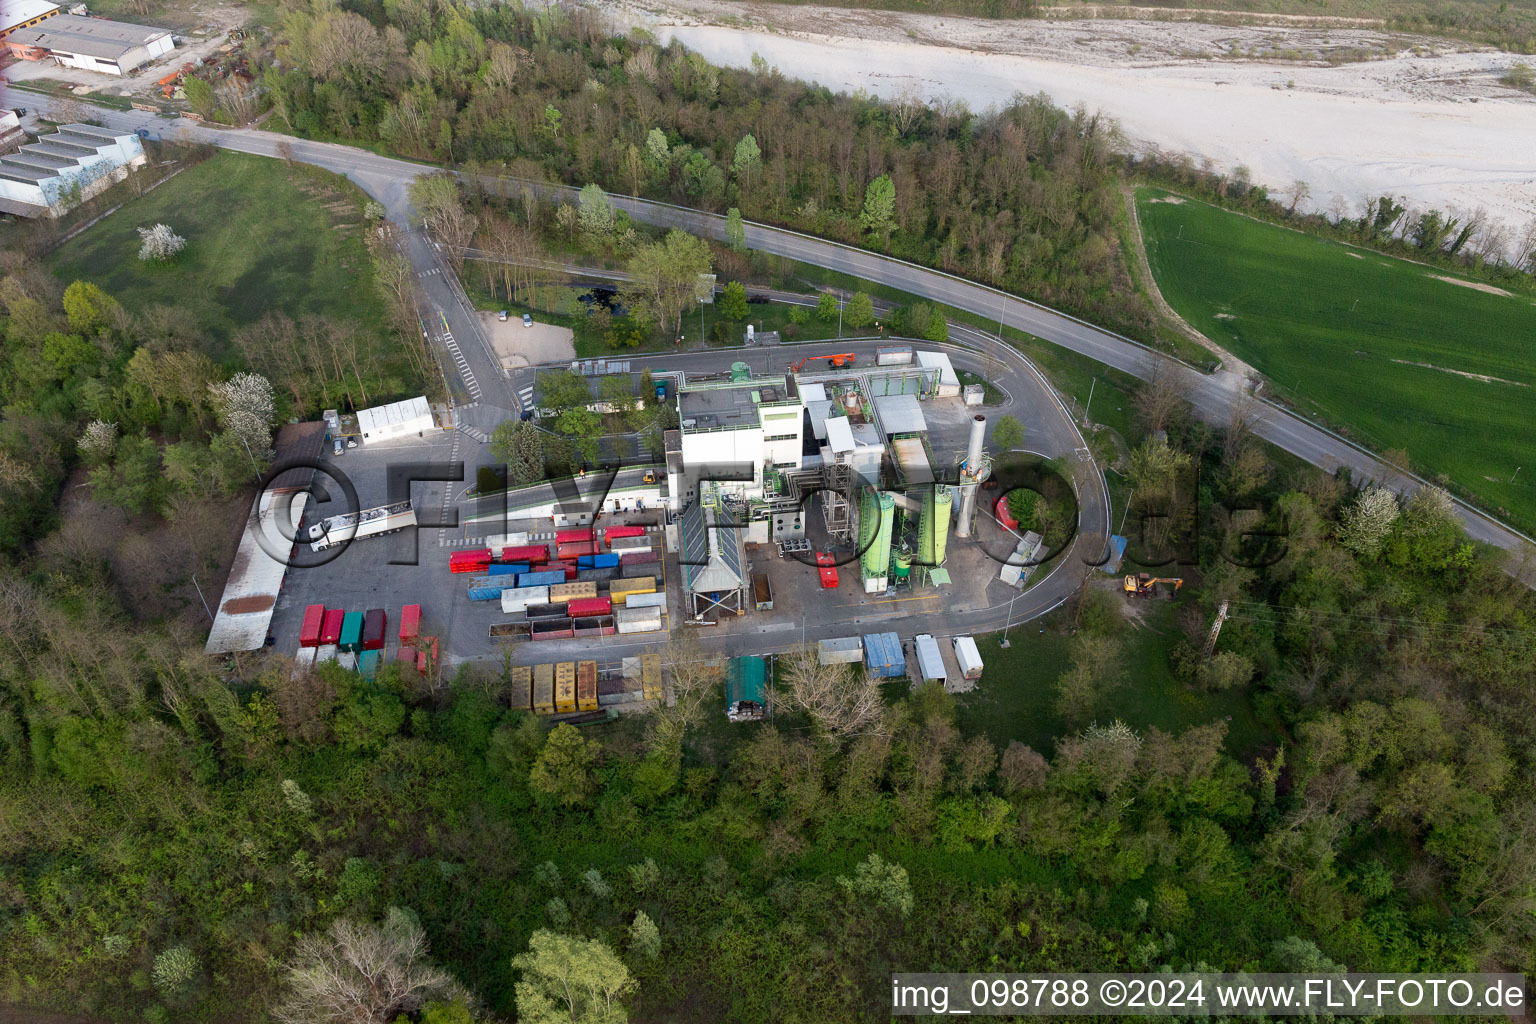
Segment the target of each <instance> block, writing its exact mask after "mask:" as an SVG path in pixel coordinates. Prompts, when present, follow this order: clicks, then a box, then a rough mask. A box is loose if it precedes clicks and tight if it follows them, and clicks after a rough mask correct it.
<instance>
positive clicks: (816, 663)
mask: <svg viewBox="0 0 1536 1024" xmlns="http://www.w3.org/2000/svg"><path fill="white" fill-rule="evenodd" d="M784 664H785V666H786V671H785V679H786V682H787V683H788V690H787V692H786V693H785V695H784V702H785V703H786V704H788V705H789V706H790V707H791V708H795V709H798V710H801V711H804V712H806V713H807V714H808V715H810V716H811V722H812V724H813V725H814V726H815V727H816V730H817V731H818V732H819V733H820V734H821V735H822V736H823V737H825V738H826V739H828V740H831V741H832V742H834V743H842V742H843V741H845V740H849V739H852V738H853V737H855V736H858V735H861V734H863V733H867V732H871V731H874V730H876V729H878V728H879V727H880V725H881V723H882V722H883V721H884V719H885V701H884V699H883V698H882V697H881V695H880V681H879V680H878V679H875V678H873V677H871V676H869V675H868V674H867V673H865V672H863V671H862V670H857V671H855V670H850V669H849V667H848V666H847V665H823V664H821V659H820V658H819V657H818V656H817V652H816V649H815V648H813V647H801V648H797V649H796V650H794V651H791V652H790V653H789V654H787V655H785V662H784Z"/></svg>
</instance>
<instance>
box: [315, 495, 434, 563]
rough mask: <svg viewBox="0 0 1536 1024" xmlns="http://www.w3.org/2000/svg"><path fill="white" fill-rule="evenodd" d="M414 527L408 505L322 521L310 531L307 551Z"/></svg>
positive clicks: (349, 513) (414, 523)
mask: <svg viewBox="0 0 1536 1024" xmlns="http://www.w3.org/2000/svg"><path fill="white" fill-rule="evenodd" d="M415 525H416V510H415V509H414V508H412V507H411V503H410V502H409V501H399V502H396V503H395V504H393V505H380V506H379V507H378V508H370V509H367V510H365V511H362V512H348V513H346V514H345V515H339V516H332V517H331V518H329V519H323V520H321V521H320V522H318V523H316V524H315V525H314V526H311V527H310V528H309V539H310V541H311V543H310V545H309V546H310V547H311V548H312V549H313V550H315V551H324V550H325V549H326V548H329V547H333V546H335V545H337V544H345V543H347V542H348V541H354V540H362V539H363V538H364V537H378V536H382V535H383V534H386V533H394V532H395V531H397V530H403V529H405V528H406V527H407V526H415Z"/></svg>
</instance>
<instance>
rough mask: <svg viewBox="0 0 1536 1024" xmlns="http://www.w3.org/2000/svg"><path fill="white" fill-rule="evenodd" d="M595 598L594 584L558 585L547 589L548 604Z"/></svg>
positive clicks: (595, 585)
mask: <svg viewBox="0 0 1536 1024" xmlns="http://www.w3.org/2000/svg"><path fill="white" fill-rule="evenodd" d="M596 596H597V584H596V583H559V584H556V585H554V586H552V587H550V588H549V603H550V604H562V603H564V602H566V601H575V600H580V599H581V598H584V597H596Z"/></svg>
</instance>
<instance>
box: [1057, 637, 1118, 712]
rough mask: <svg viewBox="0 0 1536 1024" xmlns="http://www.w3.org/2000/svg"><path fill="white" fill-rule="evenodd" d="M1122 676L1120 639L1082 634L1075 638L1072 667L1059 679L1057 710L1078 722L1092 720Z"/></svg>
mask: <svg viewBox="0 0 1536 1024" xmlns="http://www.w3.org/2000/svg"><path fill="white" fill-rule="evenodd" d="M1120 676H1121V669H1120V644H1119V642H1118V641H1116V640H1115V639H1114V638H1113V637H1107V636H1094V635H1091V634H1089V633H1080V634H1079V635H1078V636H1076V637H1075V638H1074V639H1073V641H1072V663H1071V667H1070V668H1068V669H1067V671H1065V672H1063V673H1062V674H1061V676H1060V677H1059V678H1058V679H1057V681H1056V686H1057V695H1056V713H1057V714H1059V715H1060V716H1061V717H1062V718H1064V719H1066V720H1067V721H1068V722H1071V723H1072V724H1074V725H1082V724H1084V723H1086V722H1088V721H1089V720H1090V719H1092V718H1093V714H1094V712H1095V711H1096V710H1097V709H1098V708H1099V706H1100V705H1101V704H1102V703H1103V701H1104V698H1105V697H1106V696H1107V695H1108V692H1109V690H1110V689H1111V688H1112V687H1113V686H1114V685H1115V684H1116V683H1117V682H1118V681H1119V679H1120Z"/></svg>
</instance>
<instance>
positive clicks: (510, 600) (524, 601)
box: [501, 587, 549, 615]
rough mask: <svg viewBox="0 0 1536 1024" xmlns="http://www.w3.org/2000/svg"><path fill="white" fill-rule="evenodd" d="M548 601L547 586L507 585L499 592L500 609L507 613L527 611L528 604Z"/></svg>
mask: <svg viewBox="0 0 1536 1024" xmlns="http://www.w3.org/2000/svg"><path fill="white" fill-rule="evenodd" d="M548 602H549V588H548V587H516V588H512V587H508V588H507V589H505V590H503V591H502V592H501V610H502V611H503V612H505V613H506V614H508V615H513V614H515V613H517V612H522V611H527V610H528V607H529V606H530V605H535V604H547V603H548Z"/></svg>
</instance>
